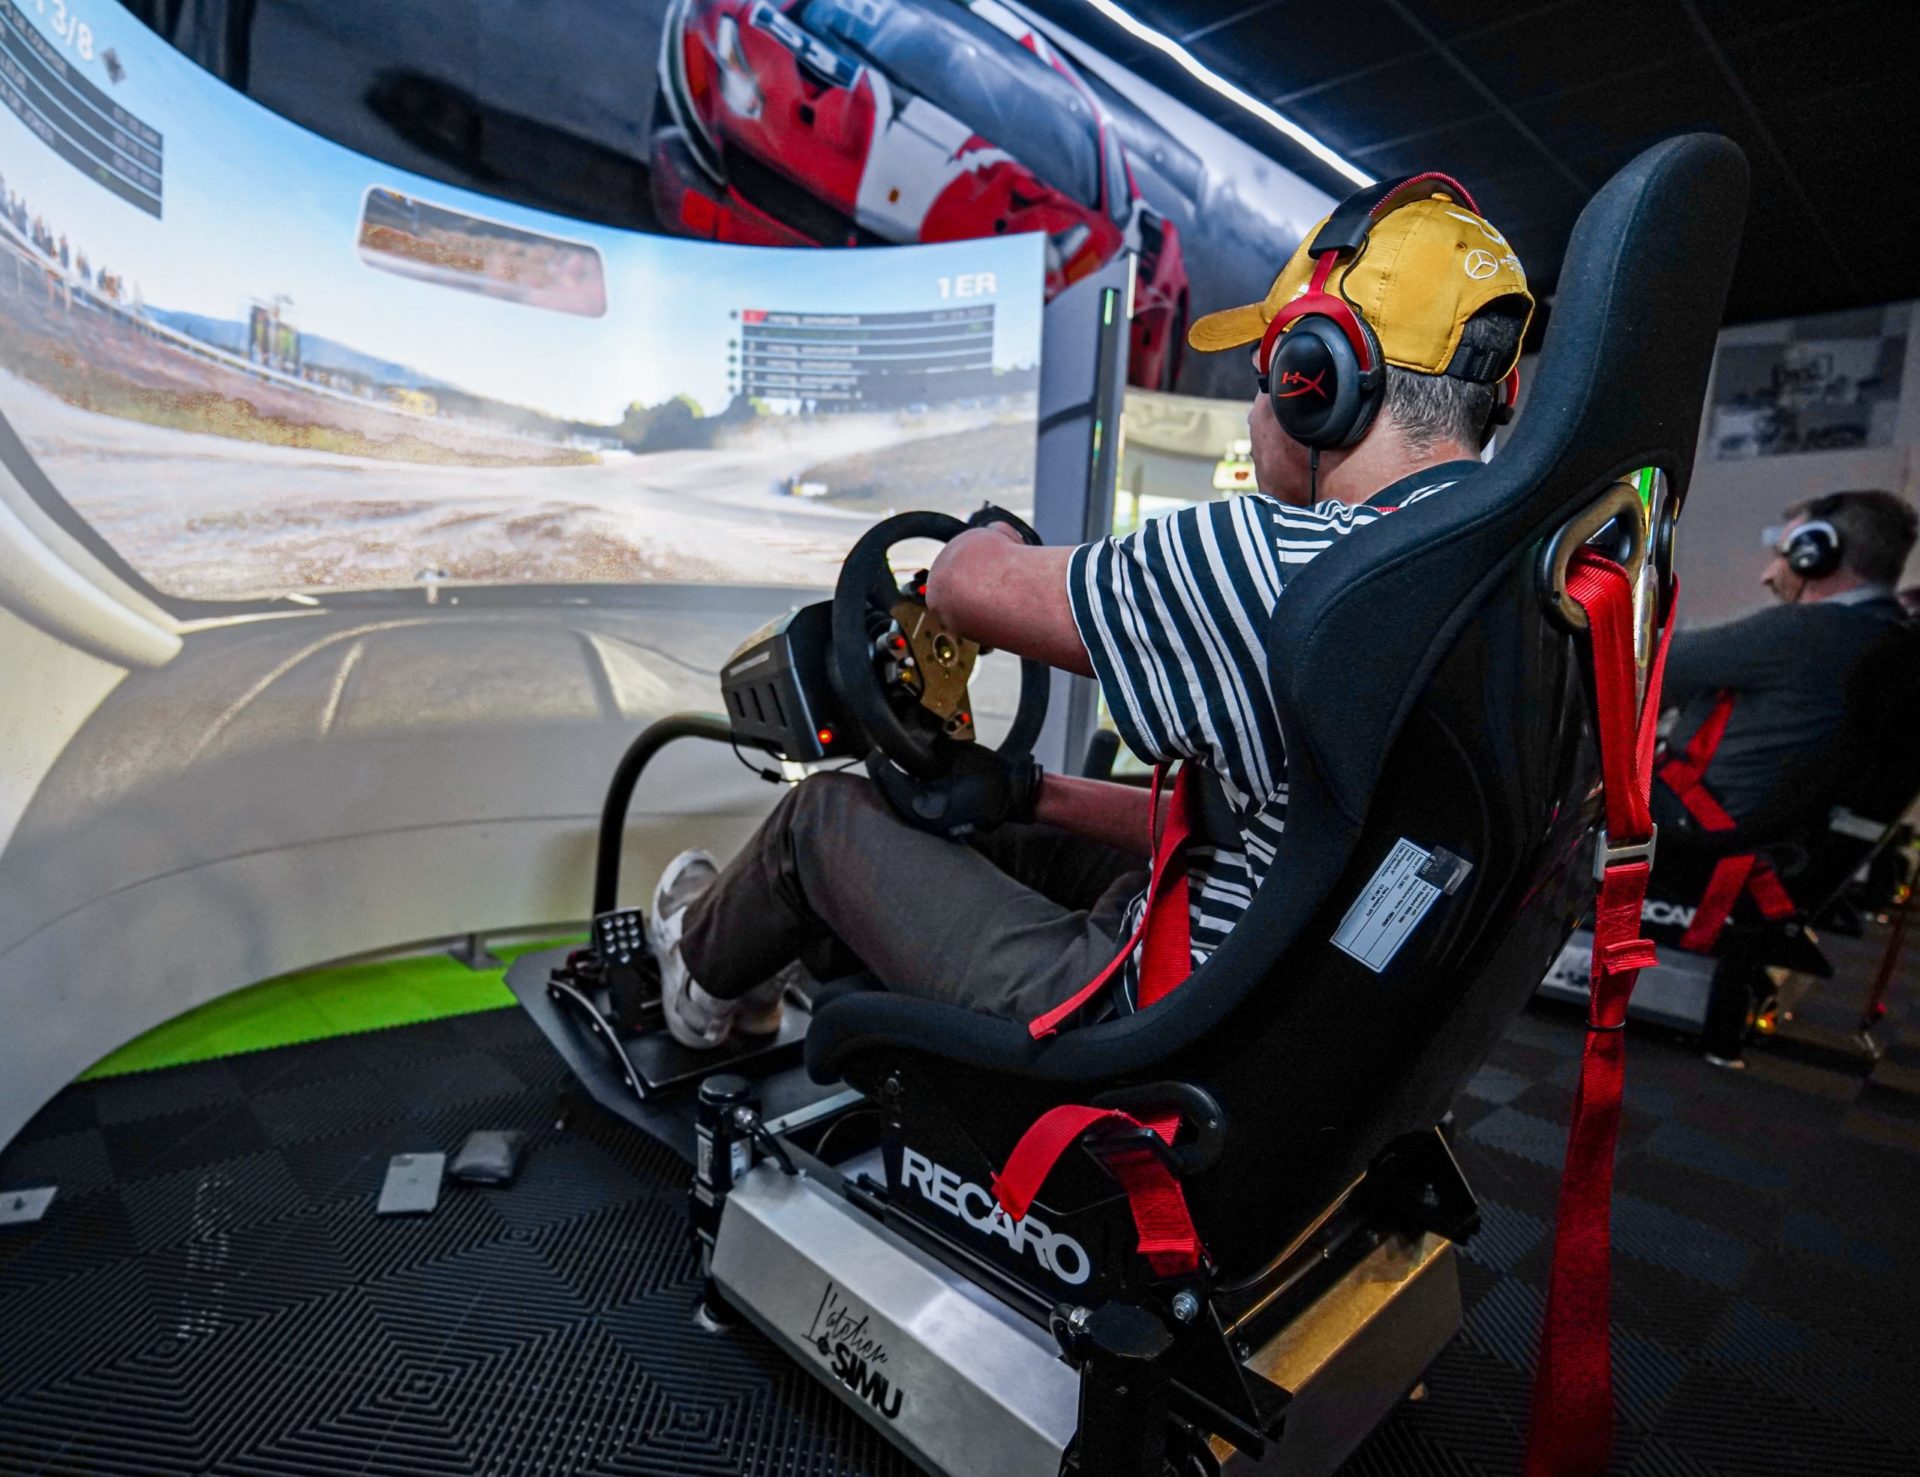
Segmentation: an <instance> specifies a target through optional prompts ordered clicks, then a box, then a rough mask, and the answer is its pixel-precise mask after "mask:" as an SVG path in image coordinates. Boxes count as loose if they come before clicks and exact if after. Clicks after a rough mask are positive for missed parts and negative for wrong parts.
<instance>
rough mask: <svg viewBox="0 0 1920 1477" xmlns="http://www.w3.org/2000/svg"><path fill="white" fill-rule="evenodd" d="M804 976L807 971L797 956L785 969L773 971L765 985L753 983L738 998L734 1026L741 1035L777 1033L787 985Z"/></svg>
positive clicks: (784, 1013) (772, 1034) (782, 1013)
mask: <svg viewBox="0 0 1920 1477" xmlns="http://www.w3.org/2000/svg"><path fill="white" fill-rule="evenodd" d="M805 977H806V971H805V970H804V969H802V968H801V966H800V961H799V960H797V959H796V960H794V962H793V963H791V964H789V965H788V966H787V967H786V968H785V969H780V970H776V971H775V972H774V973H773V974H772V975H770V976H769V977H768V978H767V981H766V983H765V984H761V985H755V986H754V987H753V988H752V989H751V990H749V991H747V993H746V994H744V995H742V996H741V997H740V1000H739V1006H740V1013H739V1014H738V1015H736V1016H735V1017H734V1019H733V1028H734V1029H735V1030H736V1031H738V1032H739V1033H740V1034H741V1035H742V1036H777V1035H779V1034H780V1025H781V1022H782V1020H783V1019H784V1017H785V1015H786V1011H785V1008H784V1007H783V1005H782V1003H781V1002H783V1001H784V1000H785V999H786V996H787V986H788V985H789V984H790V983H791V984H798V983H800V982H801V981H802V980H803V979H804V978H805Z"/></svg>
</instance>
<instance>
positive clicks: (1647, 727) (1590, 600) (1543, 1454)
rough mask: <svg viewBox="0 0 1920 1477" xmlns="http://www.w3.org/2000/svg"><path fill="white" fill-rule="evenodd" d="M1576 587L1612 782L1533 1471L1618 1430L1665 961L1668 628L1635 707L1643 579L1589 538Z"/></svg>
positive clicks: (1579, 1457) (1593, 1453)
mask: <svg viewBox="0 0 1920 1477" xmlns="http://www.w3.org/2000/svg"><path fill="white" fill-rule="evenodd" d="M1567 593H1568V594H1569V595H1571V596H1572V597H1573V598H1574V600H1575V601H1577V602H1578V603H1579V605H1580V608H1581V609H1582V610H1584V611H1585V612H1586V614H1587V626H1588V629H1589V631H1590V632H1591V633H1592V646H1593V690H1594V699H1595V707H1596V709H1597V713H1596V716H1595V729H1596V733H1597V737H1598V740H1599V746H1600V767H1601V774H1602V779H1603V783H1604V786H1605V792H1606V816H1607V830H1606V837H1605V841H1606V848H1607V849H1606V852H1605V853H1604V854H1603V855H1604V856H1605V858H1606V867H1605V870H1604V871H1603V872H1602V874H1601V880H1600V898H1599V902H1598V903H1597V905H1596V906H1595V908H1594V923H1593V972H1592V987H1591V988H1592V995H1591V1001H1590V1003H1589V1006H1588V1014H1587V1040H1586V1049H1585V1051H1584V1053H1583V1055H1582V1057H1581V1061H1580V1082H1579V1087H1578V1089H1577V1090H1576V1093H1575V1097H1574V1105H1573V1123H1572V1126H1571V1127H1570V1128H1569V1130H1568V1133H1567V1161H1566V1167H1565V1169H1564V1170H1563V1171H1562V1174H1561V1179H1560V1200H1559V1205H1558V1207H1557V1209H1556V1211H1555V1217H1554V1234H1553V1267H1552V1271H1551V1273H1550V1276H1549V1282H1548V1289H1547V1315H1546V1324H1545V1327H1544V1328H1543V1329H1542V1331H1541V1339H1540V1363H1539V1368H1538V1371H1537V1373H1536V1375H1535V1379H1534V1386H1533V1413H1532V1418H1531V1421H1530V1429H1529V1431H1528V1433H1527V1461H1526V1471H1527V1477H1598V1474H1600V1473H1602V1472H1604V1471H1605V1470H1606V1466H1607V1457H1608V1453H1609V1450H1610V1448H1611V1446H1612V1441H1613V1371H1612V1349H1611V1339H1610V1334H1609V1326H1608V1309H1607V1302H1608V1297H1609V1294H1610V1291H1611V1288H1612V1245H1611V1237H1612V1231H1611V1226H1610V1219H1611V1208H1612V1201H1613V1155H1614V1141H1615V1139H1616V1137H1617V1135H1618V1133H1619V1128H1620V1096H1621V1087H1622V1084H1623V1071H1624V1067H1625V1056H1624V1047H1625V1035H1624V1030H1623V1028H1624V1027H1625V1025H1626V1020H1627V998H1628V997H1629V996H1630V995H1631V994H1632V993H1633V986H1634V982H1635V981H1636V980H1637V979H1638V978H1639V975H1640V971H1641V970H1642V969H1645V968H1647V967H1648V966H1650V965H1652V964H1654V963H1655V962H1656V958H1655V954H1654V949H1653V945H1652V944H1651V943H1649V942H1648V941H1647V940H1646V939H1644V938H1642V937H1640V905H1641V903H1642V902H1643V901H1644V900H1645V898H1646V892H1647V874H1648V873H1649V871H1650V870H1651V868H1652V862H1651V858H1650V855H1649V852H1650V848H1651V843H1652V840H1653V817H1652V814H1651V812H1650V811H1649V810H1648V805H1647V801H1648V796H1649V794H1650V793H1651V790H1652V782H1653V738H1654V723H1655V720H1656V719H1657V717H1658V716H1659V711H1660V679H1661V675H1662V673H1663V672H1664V671H1665V669H1666V659H1667V636H1668V635H1670V634H1671V633H1672V630H1673V622H1672V621H1671V620H1669V621H1668V623H1667V628H1666V632H1665V633H1663V634H1662V636H1661V640H1660V647H1659V652H1658V655H1657V656H1656V657H1655V659H1654V664H1653V670H1652V672H1651V673H1650V674H1649V676H1648V679H1647V690H1646V694H1645V697H1644V698H1643V699H1642V700H1641V702H1640V705H1639V711H1638V713H1637V714H1636V712H1635V707H1634V674H1635V668H1634V658H1633V586H1632V584H1631V582H1630V581H1629V580H1628V578H1627V574H1626V571H1625V570H1623V569H1621V568H1620V566H1619V565H1617V564H1614V563H1613V562H1611V561H1610V560H1607V559H1603V558H1601V557H1600V556H1599V555H1598V554H1595V553H1593V552H1592V551H1591V550H1588V549H1581V550H1578V551H1576V552H1575V554H1574V558H1573V564H1572V567H1571V570H1570V572H1569V574H1568V578H1567Z"/></svg>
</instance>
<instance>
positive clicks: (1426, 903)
mask: <svg viewBox="0 0 1920 1477" xmlns="http://www.w3.org/2000/svg"><path fill="white" fill-rule="evenodd" d="M1472 870H1473V863H1471V862H1469V861H1466V860H1465V859H1464V858H1461V857H1457V856H1455V855H1454V854H1453V853H1452V852H1450V851H1447V850H1445V849H1444V848H1441V847H1435V848H1434V849H1433V850H1432V851H1428V850H1427V849H1426V848H1425V847H1423V846H1415V845H1414V844H1413V843H1412V842H1411V841H1409V840H1407V839H1406V837H1404V836H1403V837H1401V838H1400V840H1398V841H1397V842H1395V843H1394V847H1393V850H1392V851H1390V852H1388V853H1387V859H1386V860H1385V861H1383V862H1382V863H1380V865H1379V867H1378V868H1377V869H1376V870H1375V872H1374V874H1373V877H1372V878H1371V880H1369V881H1368V883H1367V885H1366V886H1365V887H1364V888H1362V889H1361V891H1360V896H1359V897H1357V898H1355V899H1354V900H1353V906H1352V907H1350V908H1348V909H1347V915H1346V917H1344V918H1342V919H1341V920H1340V926H1339V927H1338V928H1336V929H1335V930H1334V931H1333V946H1334V947H1335V948H1336V949H1338V950H1340V952H1341V953H1343V954H1350V955H1352V956H1353V957H1354V958H1355V959H1358V960H1359V961H1360V962H1361V963H1362V964H1364V965H1366V966H1367V968H1368V969H1371V970H1372V971H1373V972H1374V973H1375V974H1380V973H1382V972H1383V971H1384V970H1385V969H1386V967H1387V966H1388V965H1389V964H1391V963H1392V962H1393V956H1394V955H1395V954H1398V953H1399V952H1400V946H1401V945H1402V944H1404V943H1405V942H1406V941H1407V937H1408V935H1409V934H1411V933H1412V932H1413V931H1414V929H1415V928H1417V927H1418V926H1419V924H1420V920H1421V919H1422V918H1424V917H1426V916H1427V913H1428V910H1429V909H1431V908H1432V907H1433V905H1434V904H1435V903H1436V902H1438V901H1439V900H1440V898H1441V897H1442V896H1443V895H1444V894H1447V893H1451V892H1452V891H1454V889H1456V888H1457V887H1459V885H1460V884H1461V883H1462V882H1463V881H1465V880H1466V876H1467V873H1469V872H1471V871H1472Z"/></svg>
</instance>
